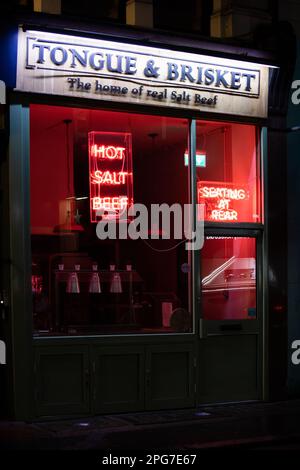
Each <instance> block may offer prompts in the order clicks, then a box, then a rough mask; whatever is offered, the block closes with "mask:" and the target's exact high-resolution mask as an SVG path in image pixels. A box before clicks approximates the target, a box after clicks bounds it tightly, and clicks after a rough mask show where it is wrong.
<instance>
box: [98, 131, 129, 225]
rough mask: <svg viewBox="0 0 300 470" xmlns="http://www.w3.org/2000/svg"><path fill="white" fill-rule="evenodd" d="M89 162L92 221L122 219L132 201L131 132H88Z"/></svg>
mask: <svg viewBox="0 0 300 470" xmlns="http://www.w3.org/2000/svg"><path fill="white" fill-rule="evenodd" d="M89 165H90V214H91V222H98V221H99V220H100V219H101V218H109V219H118V218H120V216H121V214H122V212H123V211H124V210H125V209H127V208H128V207H129V206H130V205H132V204H133V175H132V148H131V134H130V133H124V132H94V131H93V132H89ZM97 211H99V214H98V215H97ZM100 213H101V215H100Z"/></svg>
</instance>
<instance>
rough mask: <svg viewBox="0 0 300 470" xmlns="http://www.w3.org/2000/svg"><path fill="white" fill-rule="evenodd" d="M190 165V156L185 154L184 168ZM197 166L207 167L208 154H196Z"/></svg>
mask: <svg viewBox="0 0 300 470" xmlns="http://www.w3.org/2000/svg"><path fill="white" fill-rule="evenodd" d="M188 165H189V154H188V153H187V152H186V153H185V154H184V166H188ZM196 166H197V167H202V168H205V167H206V154H205V153H196Z"/></svg>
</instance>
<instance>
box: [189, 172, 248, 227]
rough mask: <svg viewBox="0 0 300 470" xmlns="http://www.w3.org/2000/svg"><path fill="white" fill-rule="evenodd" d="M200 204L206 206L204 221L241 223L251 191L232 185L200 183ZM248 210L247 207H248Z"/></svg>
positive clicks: (198, 190)
mask: <svg viewBox="0 0 300 470" xmlns="http://www.w3.org/2000/svg"><path fill="white" fill-rule="evenodd" d="M197 192H198V203H199V204H204V206H205V209H204V220H206V221H209V222H239V221H241V214H244V213H245V205H247V203H248V200H249V191H248V189H247V188H246V187H245V186H242V185H235V184H231V183H222V182H220V181H219V182H212V181H205V182H204V181H199V182H198V184H197ZM246 209H247V207H246Z"/></svg>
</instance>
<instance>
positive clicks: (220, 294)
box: [201, 237, 256, 320]
mask: <svg viewBox="0 0 300 470" xmlns="http://www.w3.org/2000/svg"><path fill="white" fill-rule="evenodd" d="M201 274H202V281H201V284H202V308H203V318H204V319H205V320H251V319H255V318H256V240H255V239H254V238H247V237H206V239H205V243H204V246H203V249H202V251H201Z"/></svg>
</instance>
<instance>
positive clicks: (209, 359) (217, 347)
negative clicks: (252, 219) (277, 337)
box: [197, 231, 262, 404]
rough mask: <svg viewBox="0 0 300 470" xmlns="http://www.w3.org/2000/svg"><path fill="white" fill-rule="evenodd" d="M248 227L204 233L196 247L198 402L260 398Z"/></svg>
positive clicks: (253, 253) (254, 262)
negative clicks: (202, 241) (246, 229)
mask: <svg viewBox="0 0 300 470" xmlns="http://www.w3.org/2000/svg"><path fill="white" fill-rule="evenodd" d="M260 251H261V247H260V238H259V234H258V233H257V234H256V236H255V235H254V234H253V231H252V232H249V233H245V232H244V233H240V232H239V231H237V232H232V233H231V234H228V233H227V234H226V235H225V236H223V235H221V234H220V232H215V233H214V232H211V233H210V234H206V237H205V242H204V246H203V249H202V250H201V252H200V276H201V295H200V312H201V313H200V315H201V318H200V322H199V325H200V326H199V338H200V340H199V367H198V387H197V389H198V402H199V404H200V403H213V402H236V401H243V400H258V399H259V398H260V397H261V365H260V364H261V359H262V358H261V356H262V354H261V317H262V308H261V295H260V282H261V275H260V271H261V266H260V264H261V256H260Z"/></svg>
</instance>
